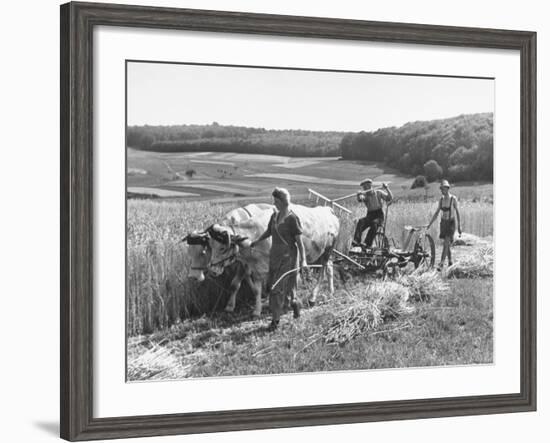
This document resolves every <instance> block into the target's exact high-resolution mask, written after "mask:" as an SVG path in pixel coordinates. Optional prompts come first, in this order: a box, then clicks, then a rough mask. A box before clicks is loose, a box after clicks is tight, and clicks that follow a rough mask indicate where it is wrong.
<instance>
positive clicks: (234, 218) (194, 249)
mask: <svg viewBox="0 0 550 443" xmlns="http://www.w3.org/2000/svg"><path fill="white" fill-rule="evenodd" d="M273 210H274V206H273V205H270V204H267V203H259V204H250V205H247V206H244V207H242V208H237V209H234V210H232V211H231V212H229V213H227V214H226V215H225V216H224V217H223V218H222V220H221V221H220V222H219V224H217V225H215V226H217V227H218V228H217V229H219V227H223V226H233V225H237V224H239V223H242V222H244V221H245V220H247V219H250V218H252V217H258V216H259V215H261V214H263V213H265V214H267V221H266V222H265V226H264V228H265V227H267V223H268V222H269V217H270V216H271V214H272V213H273ZM215 232H216V231H215V230H213V227H212V226H211V227H210V228H208V229H207V230H205V231H202V232H197V231H195V232H193V233H192V234H189V235H187V236H186V237H185V238H184V239H183V241H186V242H187V244H188V253H189V257H190V258H191V269H190V270H189V274H188V276H189V278H192V279H195V280H198V281H199V282H202V281H204V279H205V274H206V272H210V273H212V274H213V275H215V276H218V275H220V274H221V273H223V271H224V269H225V268H226V267H228V266H231V265H232V264H233V263H234V262H235V261H237V260H233V259H230V260H225V261H224V260H221V261H220V262H219V263H216V261H215V260H212V248H211V246H210V242H211V240H212V237H211V233H214V234H213V235H214V236H216V237H217V238H218V239H222V238H221V237H220V236H217V235H216V233H215ZM262 232H263V231H262ZM221 235H223V234H221ZM223 240H224V241H227V242H229V241H230V238H229V237H227V238H225V237H224V238H223ZM265 243H266V245H264V247H267V253H268V254H269V248H270V247H271V241H269V242H265ZM234 271H235V275H234V277H233V279H232V280H231V284H230V287H229V291H230V296H229V300H228V302H227V305H226V307H225V310H226V312H233V310H234V309H235V302H236V296H237V292H239V288H240V287H241V283H242V281H243V280H246V282H247V283H248V284H249V286H250V288H251V289H252V291H253V293H254V295H255V298H256V307H255V309H254V315H257V316H259V315H260V311H261V288H260V290H259V292H258V294H259V295H257V294H256V292H257V291H258V289H257V288H258V284H260V285H261V282H260V281H253V280H252V277H251V272H250V270H249V269H248V268H247V265H246V264H243V263H242V262H238V261H237V263H236V264H235V266H234ZM258 300H260V301H258Z"/></svg>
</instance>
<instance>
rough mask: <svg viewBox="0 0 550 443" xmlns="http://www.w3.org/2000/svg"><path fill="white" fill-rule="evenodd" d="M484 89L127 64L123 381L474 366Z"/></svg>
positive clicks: (483, 245)
mask: <svg viewBox="0 0 550 443" xmlns="http://www.w3.org/2000/svg"><path fill="white" fill-rule="evenodd" d="M494 88H495V84H494V79H493V78H481V77H480V78H473V77H452V76H436V75H433V76H432V75H416V74H414V73H386V72H353V71H336V70H313V69H300V68H299V67H296V68H278V67H272V66H269V67H265V66H230V65H207V64H194V63H171V62H162V63H161V62H152V61H144V60H136V61H127V62H126V122H127V127H126V167H127V169H126V172H127V177H126V197H127V199H126V200H127V210H126V214H127V220H126V223H127V239H126V248H127V250H126V254H127V266H126V273H127V275H126V333H127V374H126V377H127V381H129V382H132V381H148V380H176V379H184V378H199V377H227V376H245V375H246V376H249V375H259V374H287V373H304V372H309V373H311V372H324V371H349V370H374V369H397V368H421V367H428V366H431V367H434V366H437V367H445V366H450V365H482V364H491V363H492V362H493V302H494V298H493V121H494Z"/></svg>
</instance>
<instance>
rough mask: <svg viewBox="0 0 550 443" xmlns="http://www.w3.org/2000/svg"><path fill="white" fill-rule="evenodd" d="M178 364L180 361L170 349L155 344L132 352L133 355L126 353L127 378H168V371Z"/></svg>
mask: <svg viewBox="0 0 550 443" xmlns="http://www.w3.org/2000/svg"><path fill="white" fill-rule="evenodd" d="M142 349H143V347H142ZM179 365H180V362H179V361H178V359H177V358H176V356H175V355H174V354H173V353H172V352H171V351H170V350H168V349H167V348H166V347H164V346H159V345H156V344H155V345H153V346H152V347H151V348H149V349H147V350H146V351H141V353H137V352H134V353H133V355H128V379H129V380H151V379H163V378H170V372H171V371H172V370H173V369H174V368H177V367H178V366H179Z"/></svg>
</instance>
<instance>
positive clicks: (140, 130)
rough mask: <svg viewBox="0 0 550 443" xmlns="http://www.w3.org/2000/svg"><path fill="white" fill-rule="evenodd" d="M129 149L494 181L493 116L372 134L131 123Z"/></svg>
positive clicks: (465, 117)
mask: <svg viewBox="0 0 550 443" xmlns="http://www.w3.org/2000/svg"><path fill="white" fill-rule="evenodd" d="M127 136H128V138H127V144H128V146H129V147H132V148H136V149H142V150H148V151H156V152H189V151H213V152H239V153H250V154H275V155H286V156H292V157H309V156H342V157H343V158H344V159H350V160H366V161H379V162H384V163H386V164H387V165H388V166H391V167H394V168H396V169H398V170H399V171H401V172H403V173H404V174H407V175H424V176H426V178H427V179H428V181H434V180H437V179H439V178H442V177H445V178H448V179H450V180H452V181H454V182H456V181H464V180H488V181H492V179H493V114H492V113H485V114H468V115H460V116H458V117H453V118H447V119H442V120H431V121H419V122H411V123H407V124H405V125H403V126H401V127H399V128H396V127H392V128H383V129H378V130H377V131H374V132H363V131H362V132H355V133H345V132H336V131H326V132H323V131H307V130H268V129H263V128H247V127H243V126H222V125H219V124H217V123H213V124H211V125H178V126H147V125H146V126H130V127H128V134H127Z"/></svg>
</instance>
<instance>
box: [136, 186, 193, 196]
mask: <svg viewBox="0 0 550 443" xmlns="http://www.w3.org/2000/svg"><path fill="white" fill-rule="evenodd" d="M127 190H128V192H131V193H135V194H147V195H155V196H158V197H195V196H199V195H200V194H195V193H192V192H184V191H173V190H171V189H162V188H153V187H151V188H147V187H140V186H129V187H128V188H127Z"/></svg>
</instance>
